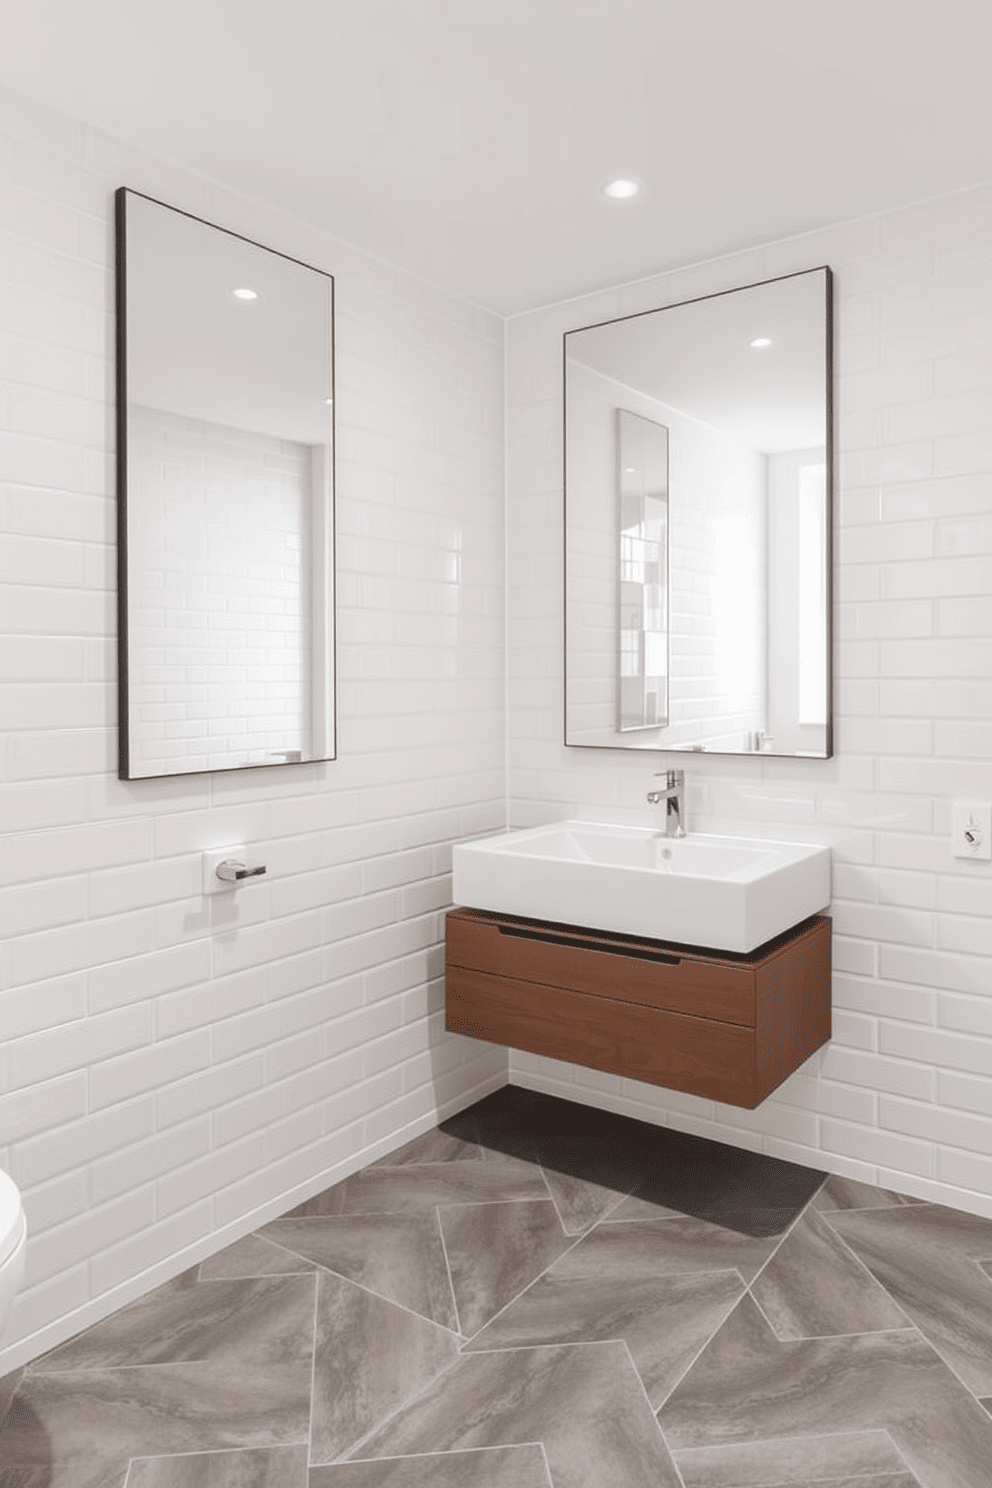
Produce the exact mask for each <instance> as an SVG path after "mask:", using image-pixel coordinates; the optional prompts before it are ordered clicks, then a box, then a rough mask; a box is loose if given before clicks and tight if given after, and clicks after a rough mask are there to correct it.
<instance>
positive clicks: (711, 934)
mask: <svg viewBox="0 0 992 1488" xmlns="http://www.w3.org/2000/svg"><path fill="white" fill-rule="evenodd" d="M454 901H455V903H456V904H462V905H464V906H465V907H466V908H469V909H490V910H496V911H498V912H501V913H503V914H510V915H522V916H525V917H526V918H529V919H535V920H553V921H556V922H558V923H560V924H566V925H583V926H585V927H587V928H589V929H595V930H611V931H616V932H617V933H620V934H626V935H644V936H648V937H650V938H651V939H653V940H666V941H675V942H677V943H680V944H682V945H693V946H704V947H711V948H712V949H713V950H718V951H732V952H737V953H738V954H745V953H746V952H748V951H753V950H754V949H755V948H756V947H757V946H760V945H764V943H765V942H766V941H768V940H771V939H773V937H774V936H776V935H780V934H781V933H782V932H783V931H784V930H789V929H791V928H792V926H793V925H797V924H799V923H800V921H802V920H805V919H807V918H808V917H809V916H810V915H812V914H816V913H817V912H818V911H819V910H822V909H825V908H826V906H827V904H828V903H829V901H830V850H829V848H826V847H818V846H812V845H810V844H807V843H798V842H766V841H764V840H762V839H758V838H748V837H716V836H707V835H705V834H703V833H691V834H690V835H689V836H687V837H681V838H670V837H666V836H665V835H664V834H663V833H662V832H659V831H656V830H653V829H652V828H649V827H620V826H611V825H607V824H603V823H600V822H581V821H564V822H555V823H553V824H552V825H550V826H545V827H530V828H528V829H527V830H525V831H522V832H509V833H507V834H506V835H505V836H503V837H490V838H487V839H486V840H485V841H483V842H468V843H462V844H460V845H459V846H457V847H456V848H455V849H454Z"/></svg>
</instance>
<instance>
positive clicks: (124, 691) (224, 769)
mask: <svg viewBox="0 0 992 1488" xmlns="http://www.w3.org/2000/svg"><path fill="white" fill-rule="evenodd" d="M129 196H130V197H141V198H142V199H143V200H144V201H149V202H152V203H154V205H155V206H157V207H164V208H166V210H167V211H170V212H175V213H176V214H177V215H178V216H180V217H187V218H189V219H190V220H191V221H193V222H199V223H201V224H202V226H204V227H209V228H212V229H213V230H214V232H221V233H226V234H227V236H228V237H230V238H236V239H237V240H238V241H239V242H242V243H249V244H251V246H252V247H253V248H261V249H262V250H263V252H265V253H272V254H274V255H275V257H277V258H283V259H286V260H287V262H289V263H295V264H298V265H299V266H300V267H301V268H304V269H309V270H310V272H311V273H314V274H320V275H321V277H322V278H324V279H326V280H327V281H328V284H329V286H330V319H331V324H330V361H331V365H330V388H331V394H330V396H331V409H330V429H331V460H330V467H331V468H330V521H329V530H328V538H329V549H330V551H329V553H328V562H329V564H330V579H331V594H332V601H331V604H332V611H333V612H334V614H333V623H332V626H331V645H330V655H329V659H330V663H331V689H330V692H331V718H332V721H333V739H334V752H333V753H332V754H327V755H321V756H320V758H319V759H310V760H282V761H275V760H271V761H263V762H261V763H259V764H250V765H236V766H230V765H228V766H218V767H215V768H209V767H208V768H207V769H204V770H174V771H165V772H163V773H162V774H158V775H132V774H131V743H130V712H129V704H130V689H129V672H128V666H129V650H128V572H127V451H128V422H127V201H128V197H129ZM114 227H115V253H114V275H115V283H114V295H115V310H116V335H115V350H116V397H117V410H116V414H117V418H116V424H117V741H118V756H117V760H118V762H117V777H118V779H119V780H175V779H182V778H184V777H187V776H188V777H190V778H193V777H195V776H198V775H216V774H225V775H226V774H230V773H232V772H233V771H238V772H240V771H242V770H273V769H283V768H285V767H286V766H292V765H313V764H326V763H329V762H330V761H331V760H335V759H337V747H338V745H337V739H338V697H337V694H338V665H337V617H336V608H337V572H336V568H337V516H336V501H337V485H336V467H337V431H336V416H337V394H336V389H335V346H334V335H335V306H334V275H333V274H329V273H328V272H327V271H326V270H325V269H318V268H316V267H315V266H314V265H313V264H310V263H306V262H305V261H304V260H303V259H301V258H294V257H292V255H291V254H288V253H281V252H280V251H279V249H277V248H269V247H267V246H266V244H264V243H257V242H256V241H255V240H254V239H253V238H248V237H245V235H244V234H243V233H236V232H232V231H231V229H230V228H226V227H219V226H218V224H217V223H216V222H208V221H207V219H206V218H205V217H197V216H196V214H195V213H193V212H186V211H184V210H183V209H182V208H181V207H174V206H172V205H171V203H169V202H164V201H160V200H159V198H158V197H154V196H149V195H148V193H147V192H144V191H135V190H134V189H133V188H132V187H130V186H118V188H117V190H116V191H115V192H114Z"/></svg>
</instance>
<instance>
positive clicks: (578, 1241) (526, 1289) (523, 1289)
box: [462, 1206, 590, 1354]
mask: <svg viewBox="0 0 992 1488" xmlns="http://www.w3.org/2000/svg"><path fill="white" fill-rule="evenodd" d="M556 1208H557V1206H556ZM562 1233H564V1226H563V1227H562ZM589 1233H590V1232H589V1231H588V1230H587V1231H585V1232H584V1233H583V1234H581V1235H576V1237H575V1239H574V1240H573V1241H572V1243H571V1245H569V1246H566V1248H565V1249H564V1250H563V1251H561V1252H560V1254H559V1255H556V1256H555V1258H554V1260H553V1261H549V1262H548V1264H547V1265H546V1266H545V1268H544V1270H543V1271H540V1272H538V1274H537V1275H536V1276H535V1277H532V1279H531V1280H530V1281H529V1282H528V1283H527V1285H526V1286H525V1287H521V1289H520V1291H519V1292H517V1293H516V1294H515V1295H514V1296H513V1297H511V1298H510V1300H509V1302H504V1304H503V1306H502V1307H501V1308H500V1309H499V1311H498V1312H494V1313H493V1315H492V1317H491V1318H487V1319H486V1321H485V1322H484V1323H483V1325H482V1327H481V1328H477V1329H476V1330H475V1332H474V1333H472V1334H470V1335H469V1337H468V1338H467V1339H466V1340H465V1342H466V1344H469V1343H472V1341H473V1340H474V1339H476V1338H478V1337H479V1335H480V1333H484V1332H485V1330H486V1329H487V1328H488V1327H489V1326H490V1324H492V1323H494V1322H495V1321H496V1319H497V1318H498V1317H502V1316H503V1313H504V1312H505V1311H506V1309H507V1308H508V1307H512V1306H513V1305H514V1303H516V1302H519V1301H520V1299H521V1297H523V1296H525V1295H526V1293H527V1292H529V1291H530V1289H531V1287H534V1286H536V1285H537V1283H538V1282H539V1281H543V1279H544V1277H545V1276H547V1274H548V1272H549V1271H550V1270H552V1269H553V1268H554V1267H555V1266H557V1264H558V1262H559V1261H562V1260H564V1259H565V1257H566V1256H567V1255H571V1253H572V1251H573V1250H574V1249H575V1248H576V1246H577V1245H581V1244H582V1242H583V1240H584V1239H585V1238H586V1235H587V1234H589ZM542 1346H545V1345H540V1344H538V1345H535V1347H538V1348H540V1347H542ZM509 1347H521V1348H524V1347H528V1345H526V1344H520V1345H516V1344H514V1345H510V1346H509ZM546 1347H549V1348H550V1347H553V1345H550V1344H549V1345H546ZM462 1352H463V1353H464V1352H465V1350H464V1349H463V1350H462ZM469 1352H470V1353H473V1354H481V1353H505V1352H506V1350H505V1349H470V1350H469Z"/></svg>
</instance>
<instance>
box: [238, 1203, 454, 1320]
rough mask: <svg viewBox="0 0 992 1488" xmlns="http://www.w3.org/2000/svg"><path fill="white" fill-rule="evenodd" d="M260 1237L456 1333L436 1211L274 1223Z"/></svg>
mask: <svg viewBox="0 0 992 1488" xmlns="http://www.w3.org/2000/svg"><path fill="white" fill-rule="evenodd" d="M260 1233H261V1234H262V1235H264V1236H265V1237H266V1238H267V1239H270V1240H272V1241H274V1242H275V1243H276V1244H278V1245H281V1246H285V1248H286V1250H287V1251H292V1252H295V1253H296V1254H298V1255H300V1256H304V1257H306V1259H307V1260H308V1261H313V1262H316V1263H317V1264H318V1265H320V1266H324V1267H326V1268H327V1270H329V1271H335V1272H337V1274H338V1275H339V1276H344V1277H347V1279H348V1280H349V1281H354V1282H356V1283H357V1284H358V1285H359V1286H363V1287H367V1288H368V1289H369V1291H372V1292H377V1293H378V1294H379V1295H380V1296H382V1297H386V1298H387V1299H388V1300H389V1301H390V1302H398V1303H399V1304H400V1306H402V1307H409V1308H411V1309H412V1310H413V1311H414V1312H419V1313H420V1314H421V1316H422V1317H426V1318H429V1319H430V1320H431V1322H434V1323H438V1324H439V1325H440V1326H441V1327H442V1328H450V1329H451V1330H452V1331H454V1332H457V1331H458V1318H457V1316H456V1313H455V1305H454V1300H453V1298H452V1295H451V1282H450V1281H449V1278H448V1266H447V1263H446V1260H445V1254H444V1246H443V1245H442V1243H441V1230H440V1226H439V1224H438V1216H437V1210H436V1209H430V1210H428V1211H427V1212H426V1213H413V1214H408V1213H402V1214H343V1215H324V1216H320V1217H317V1218H309V1219H277V1220H274V1221H273V1223H272V1224H268V1225H266V1226H265V1227H264V1229H263V1230H262V1231H261V1232H260Z"/></svg>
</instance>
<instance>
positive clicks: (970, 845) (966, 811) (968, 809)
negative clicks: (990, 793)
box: [951, 801, 992, 861]
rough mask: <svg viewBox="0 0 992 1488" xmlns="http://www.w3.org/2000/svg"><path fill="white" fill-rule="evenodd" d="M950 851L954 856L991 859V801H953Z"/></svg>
mask: <svg viewBox="0 0 992 1488" xmlns="http://www.w3.org/2000/svg"><path fill="white" fill-rule="evenodd" d="M951 852H952V854H953V856H954V857H956V858H978V859H985V860H986V861H988V860H989V859H992V803H990V802H988V801H955V802H954V803H953V805H952V807H951Z"/></svg>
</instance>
